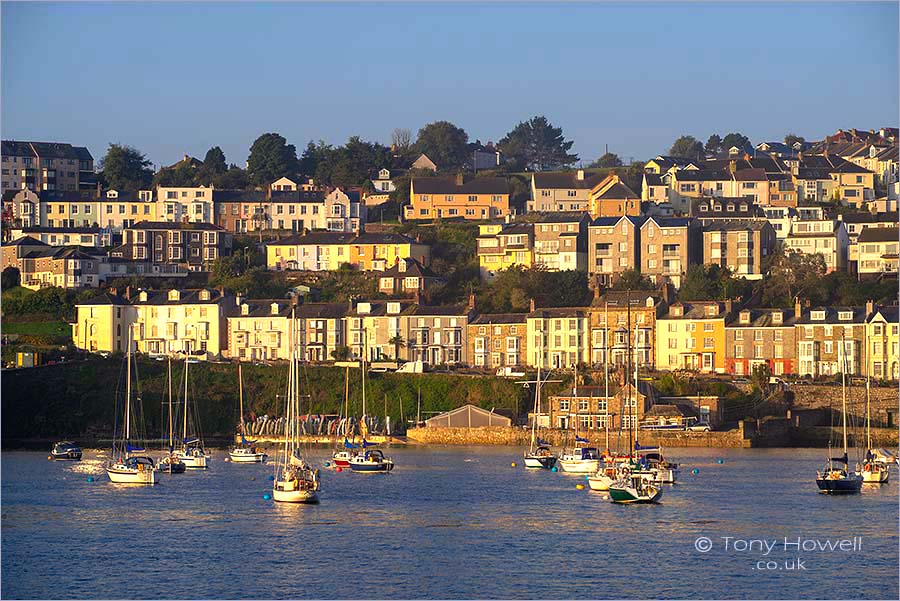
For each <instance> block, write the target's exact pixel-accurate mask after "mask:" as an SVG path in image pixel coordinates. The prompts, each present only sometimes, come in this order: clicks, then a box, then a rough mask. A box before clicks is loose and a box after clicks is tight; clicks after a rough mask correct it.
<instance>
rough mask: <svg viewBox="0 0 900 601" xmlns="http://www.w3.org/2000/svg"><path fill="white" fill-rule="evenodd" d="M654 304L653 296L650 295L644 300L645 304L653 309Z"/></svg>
mask: <svg viewBox="0 0 900 601" xmlns="http://www.w3.org/2000/svg"><path fill="white" fill-rule="evenodd" d="M653 304H654V303H653V297H652V296H648V297H647V300H646V301H645V302H644V306H645V307H647V308H648V309H652V308H653Z"/></svg>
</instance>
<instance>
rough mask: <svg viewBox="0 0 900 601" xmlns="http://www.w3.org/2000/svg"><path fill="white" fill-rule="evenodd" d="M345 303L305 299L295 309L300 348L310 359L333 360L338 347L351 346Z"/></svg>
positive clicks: (315, 360)
mask: <svg viewBox="0 0 900 601" xmlns="http://www.w3.org/2000/svg"><path fill="white" fill-rule="evenodd" d="M348 311H349V307H348V306H347V304H345V303H303V304H301V305H298V306H297V308H296V311H295V316H296V319H297V322H298V323H297V328H298V333H299V337H300V338H299V341H298V345H299V349H300V352H301V353H302V355H303V357H304V358H305V359H306V360H307V361H312V362H321V361H333V360H334V358H335V354H336V353H337V352H338V349H340V348H343V347H345V346H347V337H346V334H345V329H344V317H345V316H346V315H347V313H348Z"/></svg>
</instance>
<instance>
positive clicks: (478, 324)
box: [468, 313, 528, 368]
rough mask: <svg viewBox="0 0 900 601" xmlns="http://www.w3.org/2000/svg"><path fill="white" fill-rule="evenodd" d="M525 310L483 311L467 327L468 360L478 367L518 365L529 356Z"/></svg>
mask: <svg viewBox="0 0 900 601" xmlns="http://www.w3.org/2000/svg"><path fill="white" fill-rule="evenodd" d="M527 334H528V323H527V316H526V314H525V313H484V314H481V315H479V316H477V317H476V318H475V319H473V320H472V321H471V322H469V326H468V345H469V361H470V363H471V364H472V365H473V366H475V367H491V368H496V367H518V366H521V365H524V364H525V362H526V360H527V358H528V353H527V346H526V345H527V342H528V335H527Z"/></svg>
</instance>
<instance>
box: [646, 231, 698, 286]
mask: <svg viewBox="0 0 900 601" xmlns="http://www.w3.org/2000/svg"><path fill="white" fill-rule="evenodd" d="M639 231H640V254H639V258H640V271H641V273H642V274H644V275H646V276H649V277H650V279H651V280H652V281H653V283H654V284H657V285H660V284H663V283H671V284H672V285H673V286H675V287H676V288H680V287H681V281H682V278H683V277H684V274H685V272H687V269H688V267H689V266H690V265H693V264H695V263H699V262H700V258H701V252H702V246H701V244H702V238H701V233H700V227H699V225H698V224H697V222H696V221H695V220H693V219H690V218H684V217H650V218H649V219H647V220H646V221H644V222H643V223H642V224H641V227H640V230H639Z"/></svg>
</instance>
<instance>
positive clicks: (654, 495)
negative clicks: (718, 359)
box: [609, 486, 662, 504]
mask: <svg viewBox="0 0 900 601" xmlns="http://www.w3.org/2000/svg"><path fill="white" fill-rule="evenodd" d="M661 497H662V489H661V488H655V487H650V488H649V489H648V491H647V493H645V494H640V493H638V491H637V490H635V489H634V488H632V487H630V486H624V487H619V486H610V487H609V500H610V501H612V502H613V503H620V504H633V503H658V502H659V500H660V498H661Z"/></svg>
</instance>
